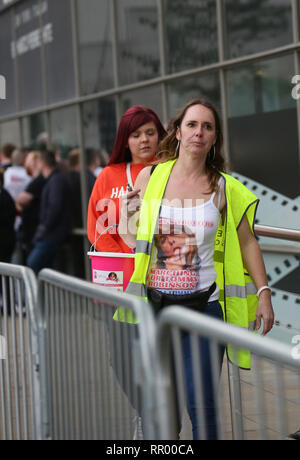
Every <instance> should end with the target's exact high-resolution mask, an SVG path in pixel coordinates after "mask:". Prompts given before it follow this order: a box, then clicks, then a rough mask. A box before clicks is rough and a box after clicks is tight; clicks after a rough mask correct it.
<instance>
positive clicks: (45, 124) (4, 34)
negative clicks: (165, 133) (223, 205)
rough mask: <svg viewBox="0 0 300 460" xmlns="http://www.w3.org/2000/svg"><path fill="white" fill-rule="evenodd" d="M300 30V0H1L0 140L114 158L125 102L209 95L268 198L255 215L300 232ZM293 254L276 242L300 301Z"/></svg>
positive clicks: (284, 282)
mask: <svg viewBox="0 0 300 460" xmlns="http://www.w3.org/2000/svg"><path fill="white" fill-rule="evenodd" d="M299 30H300V0H142V1H141V0H0V75H1V76H2V77H4V79H5V86H6V87H5V99H4V98H3V97H1V100H0V144H4V143H5V142H13V143H15V144H18V145H20V146H22V147H28V148H33V147H34V145H35V142H36V139H37V137H38V136H39V134H41V133H43V132H47V133H48V135H49V137H50V139H51V140H52V141H54V142H55V143H56V145H57V146H58V148H59V150H60V152H61V154H62V156H66V155H67V152H68V151H69V150H70V149H71V148H74V147H77V146H79V147H80V148H81V150H82V152H83V158H85V153H84V152H85V151H86V149H87V148H93V149H97V150H99V151H100V152H101V154H102V156H103V158H104V160H103V161H104V163H105V158H107V155H109V153H110V152H111V149H112V146H113V143H114V138H115V134H116V128H117V124H118V120H119V119H120V116H121V115H122V113H123V112H124V111H125V110H126V109H127V108H128V107H130V106H131V105H133V104H143V105H146V106H149V107H151V108H153V109H154V110H155V111H156V112H157V113H158V115H159V116H160V117H161V119H162V120H163V121H164V122H165V123H167V121H168V120H169V119H170V117H172V115H174V114H175V112H176V111H177V109H178V108H180V107H181V106H182V105H183V104H185V103H186V102H187V101H188V100H190V99H192V98H195V97H199V96H201V95H205V96H206V97H208V98H209V99H210V100H211V101H212V102H213V103H215V104H216V105H217V106H218V107H219V110H220V113H221V115H222V118H223V123H224V132H225V155H226V158H227V160H228V162H229V164H230V167H231V170H232V171H234V174H236V177H238V178H239V179H241V180H242V181H243V182H245V183H246V184H247V185H248V186H249V187H250V188H252V189H253V191H254V192H256V194H257V195H258V196H259V197H260V198H262V205H261V207H260V211H259V212H258V215H257V219H258V222H259V223H261V224H265V225H274V226H278V227H287V228H298V229H299V222H300V219H299V217H300V214H299V206H300V198H299V197H300V180H299V179H300V174H299V172H300V76H299V75H300V60H299V58H300V54H299V53H300V41H299ZM3 88H4V86H3V85H2V92H1V95H2V96H3V95H4V91H3ZM81 181H82V184H81V190H82V201H83V215H85V212H86V205H87V200H88V196H87V193H86V190H87V188H86V179H85V174H84V172H83V171H82V174H81ZM82 230H83V229H82ZM262 243H264V244H265V245H266V246H268V245H269V246H270V244H272V245H274V244H275V245H276V244H278V245H281V246H282V242H275V243H274V241H269V240H268V239H262ZM287 244H288V243H287ZM288 251H289V248H287V253H286V254H282V255H279V254H278V252H277V253H271V252H270V251H269V250H268V248H267V253H266V254H265V258H266V263H267V266H268V274H269V279H270V284H272V285H273V286H275V289H277V290H278V297H277V298H278V299H279V298H280V299H281V293H283V294H282V295H283V296H287V297H288V299H287V300H286V302H289V304H290V303H291V302H292V303H293V305H294V304H295V305H296V306H297V305H298V308H299V295H298V294H299V293H300V290H299V285H300V283H299V282H297V280H298V281H299V280H300V270H299V258H298V257H296V256H295V254H290V253H289V252H288ZM293 308H294V306H293ZM293 311H294V310H293ZM286 323H287V324H286V326H287V327H288V326H289V325H290V324H289V320H288V319H287V320H286ZM294 326H295V321H294V320H293V327H294ZM297 327H298V328H299V329H300V322H299V324H298V325H297Z"/></svg>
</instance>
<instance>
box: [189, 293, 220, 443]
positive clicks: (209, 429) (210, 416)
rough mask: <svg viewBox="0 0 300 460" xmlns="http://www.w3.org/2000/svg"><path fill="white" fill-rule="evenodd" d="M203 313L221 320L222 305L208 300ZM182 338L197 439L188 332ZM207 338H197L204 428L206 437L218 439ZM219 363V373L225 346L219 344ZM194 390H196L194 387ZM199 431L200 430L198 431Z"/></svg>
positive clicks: (190, 403)
mask: <svg viewBox="0 0 300 460" xmlns="http://www.w3.org/2000/svg"><path fill="white" fill-rule="evenodd" d="M204 314H206V315H208V316H210V317H212V318H216V319H220V320H223V313H222V307H221V305H220V303H219V302H218V301H215V302H209V303H208V304H207V305H206V308H205V311H204ZM181 338H182V352H183V361H184V371H185V383H186V391H187V410H188V413H189V416H190V419H191V422H192V427H193V439H199V437H198V429H199V426H200V423H201V420H199V417H198V415H197V414H199V411H197V399H196V395H195V385H194V375H193V374H194V372H193V363H192V350H191V342H190V334H189V333H187V332H183V333H182V335H181ZM209 348H210V347H209V340H208V339H205V338H199V350H200V357H201V362H202V369H201V370H202V375H203V382H202V388H203V403H204V408H203V412H204V416H205V429H206V437H207V439H209V440H216V439H218V433H217V422H216V402H215V395H214V385H213V375H212V368H211V357H210V353H209ZM218 351H219V363H220V369H219V371H220V373H221V368H222V361H223V356H224V351H225V347H223V346H219V347H218ZM196 391H198V390H197V389H196ZM199 432H200V431H199Z"/></svg>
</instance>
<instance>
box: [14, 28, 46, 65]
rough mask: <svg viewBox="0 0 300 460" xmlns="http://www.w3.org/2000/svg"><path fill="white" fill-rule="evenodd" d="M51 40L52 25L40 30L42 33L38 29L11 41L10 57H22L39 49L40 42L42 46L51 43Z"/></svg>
mask: <svg viewBox="0 0 300 460" xmlns="http://www.w3.org/2000/svg"><path fill="white" fill-rule="evenodd" d="M53 39H54V38H53V25H52V24H50V23H49V24H46V25H45V26H44V27H43V28H42V32H41V30H40V29H36V30H33V31H32V32H30V33H29V34H26V35H23V36H22V37H20V38H19V39H18V40H17V41H13V42H12V43H11V56H12V58H13V59H15V58H16V56H22V55H23V54H26V53H28V52H29V51H33V50H35V49H37V48H40V47H41V45H42V42H43V43H44V45H47V44H49V43H52V42H53Z"/></svg>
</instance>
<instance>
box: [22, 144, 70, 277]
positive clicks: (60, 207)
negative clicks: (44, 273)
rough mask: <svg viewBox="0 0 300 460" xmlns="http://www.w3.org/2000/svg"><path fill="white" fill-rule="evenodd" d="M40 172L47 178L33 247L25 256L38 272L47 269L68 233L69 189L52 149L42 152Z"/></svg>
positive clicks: (29, 264) (28, 263) (28, 264)
mask: <svg viewBox="0 0 300 460" xmlns="http://www.w3.org/2000/svg"><path fill="white" fill-rule="evenodd" d="M40 168H41V173H42V175H43V176H44V178H45V179H46V184H45V185H44V187H43V191H42V196H41V202H40V213H39V224H38V227H37V229H36V232H35V235H34V238H33V243H34V247H33V249H32V251H31V252H30V254H29V256H28V258H27V263H26V264H27V266H28V267H30V268H32V269H33V271H34V272H35V273H36V274H38V273H39V271H40V270H41V269H42V268H46V267H47V268H50V267H51V266H52V263H53V261H54V257H55V255H56V253H57V252H58V251H59V249H60V248H61V247H62V246H63V244H64V242H65V241H66V239H67V237H68V236H69V233H70V228H71V216H70V200H71V197H70V189H69V185H68V182H67V179H66V178H65V176H64V175H63V174H62V173H61V172H60V171H59V170H58V168H57V162H56V159H55V154H54V152H51V151H43V152H41V158H40Z"/></svg>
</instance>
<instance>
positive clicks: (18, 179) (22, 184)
mask: <svg viewBox="0 0 300 460" xmlns="http://www.w3.org/2000/svg"><path fill="white" fill-rule="evenodd" d="M26 155H27V153H26V152H25V151H24V150H21V149H18V148H17V149H15V150H14V151H13V153H12V155H11V162H12V165H11V167H9V168H7V169H6V171H5V173H4V188H5V189H6V190H7V191H8V192H9V194H10V195H11V197H12V198H13V200H14V202H15V203H16V199H17V196H18V195H19V194H20V193H22V192H23V191H24V190H25V188H26V187H27V186H28V184H29V183H30V182H31V180H32V178H31V177H30V176H29V175H28V174H27V172H26V169H25V167H24V162H25V158H26ZM16 209H17V215H16V220H15V231H16V246H15V251H14V254H13V256H12V263H14V264H21V263H22V236H21V233H20V227H21V225H22V216H21V214H20V212H19V211H18V208H17V207H16Z"/></svg>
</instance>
